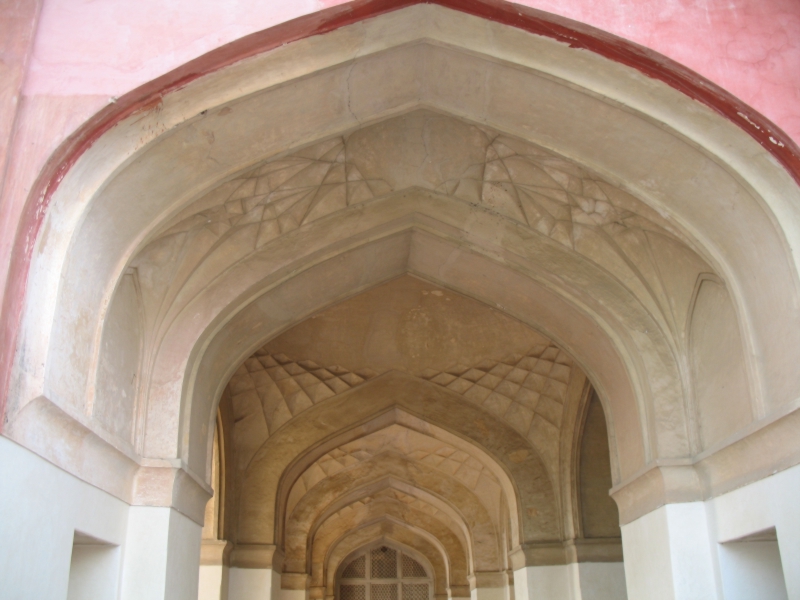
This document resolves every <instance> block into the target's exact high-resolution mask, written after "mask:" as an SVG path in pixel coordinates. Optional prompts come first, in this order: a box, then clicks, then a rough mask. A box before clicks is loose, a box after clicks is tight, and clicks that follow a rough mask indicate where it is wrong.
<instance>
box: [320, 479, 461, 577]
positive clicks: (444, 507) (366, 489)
mask: <svg viewBox="0 0 800 600" xmlns="http://www.w3.org/2000/svg"><path fill="white" fill-rule="evenodd" d="M385 490H396V491H399V492H402V493H403V494H407V495H409V496H414V497H415V498H417V499H418V500H421V501H422V502H424V503H426V504H428V505H430V506H432V507H434V508H436V509H437V510H439V511H441V512H443V513H445V515H447V516H448V517H449V518H450V519H451V520H452V522H453V524H455V525H456V527H458V529H459V531H460V533H461V537H460V538H459V542H460V543H461V544H462V547H463V551H464V556H465V559H466V563H467V565H468V566H470V567H471V565H473V564H474V559H473V550H472V549H473V540H472V533H471V531H470V529H469V527H468V526H467V524H466V522H465V521H464V517H463V515H461V513H460V511H459V510H458V507H456V506H454V505H453V504H452V503H450V502H448V501H447V500H446V499H443V498H441V497H439V496H437V495H435V494H433V493H431V492H429V491H428V490H426V489H423V488H421V487H418V486H416V485H414V484H412V483H410V482H408V481H403V480H402V479H399V478H397V477H395V476H388V477H384V478H382V479H381V480H379V481H375V482H371V483H367V484H365V485H362V486H360V487H359V488H357V489H355V490H353V491H352V492H350V493H348V494H346V495H345V496H342V497H341V498H339V499H337V500H336V501H335V502H333V503H332V504H331V505H330V506H329V507H328V508H326V510H325V511H324V513H323V514H322V515H321V516H320V517H319V518H318V519H317V521H316V522H315V523H314V525H313V526H312V527H311V529H310V530H309V540H311V539H312V538H314V536H315V535H316V532H317V531H318V530H319V529H320V528H321V526H322V525H323V524H324V522H325V521H326V520H327V519H328V518H329V517H330V515H332V514H333V513H335V512H336V510H340V509H341V508H344V507H345V506H349V505H350V504H352V503H354V502H357V501H359V500H360V499H362V498H364V497H366V496H369V495H372V494H378V493H380V492H383V491H385ZM442 523H443V524H444V525H445V526H447V524H446V523H445V522H444V521H442ZM448 529H449V527H448ZM451 531H452V530H451ZM454 534H455V532H454ZM457 537H458V536H457ZM310 546H311V544H309V548H310Z"/></svg>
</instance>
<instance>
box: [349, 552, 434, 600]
mask: <svg viewBox="0 0 800 600" xmlns="http://www.w3.org/2000/svg"><path fill="white" fill-rule="evenodd" d="M423 562H424V559H423V558H422V557H420V556H419V555H418V554H416V553H412V552H410V551H409V550H405V549H401V548H400V547H398V546H396V545H395V544H392V543H390V542H385V541H383V540H381V541H380V542H378V543H376V544H373V545H371V546H369V547H367V548H364V549H362V550H359V551H358V552H356V553H355V554H354V555H351V556H350V557H348V558H347V559H346V560H345V561H344V562H343V563H342V566H341V567H340V568H339V574H338V576H337V583H336V592H337V593H336V598H337V600H433V580H432V577H431V574H430V568H427V569H426V568H425V566H424V565H423Z"/></svg>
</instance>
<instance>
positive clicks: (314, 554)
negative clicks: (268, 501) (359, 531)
mask: <svg viewBox="0 0 800 600" xmlns="http://www.w3.org/2000/svg"><path fill="white" fill-rule="evenodd" d="M401 498H402V496H401ZM372 504H376V505H378V507H377V511H376V510H371V509H370V507H371V505H372ZM360 508H361V510H358V511H355V510H353V512H358V513H359V514H358V515H355V516H357V517H363V518H360V519H352V520H346V521H343V522H342V523H335V522H334V520H333V519H331V520H328V521H326V522H325V523H324V524H323V525H322V527H321V528H320V529H319V531H318V535H316V536H315V537H314V539H313V543H312V544H310V546H309V551H308V560H309V563H310V565H309V566H310V567H311V568H310V569H308V570H307V571H306V572H309V573H311V575H312V578H313V577H314V569H315V568H317V567H319V565H320V564H321V562H322V560H323V559H324V557H325V556H327V555H328V548H329V547H330V546H331V545H332V544H333V543H334V542H335V540H336V539H337V537H340V536H341V535H342V532H344V531H350V530H352V529H354V528H356V527H358V526H359V525H360V524H361V523H364V522H372V521H374V520H375V519H377V518H380V517H383V516H388V517H391V518H394V519H397V520H398V521H401V522H404V523H412V524H414V525H415V526H416V527H418V528H419V529H421V530H424V531H427V532H428V533H429V534H430V535H431V536H433V537H434V538H436V539H437V540H439V542H440V544H441V546H442V547H443V548H444V549H445V551H446V554H447V557H448V563H449V568H450V573H451V577H453V578H457V579H459V578H466V577H467V575H468V573H470V572H471V570H472V569H471V568H470V563H469V556H468V553H467V550H466V548H465V547H464V546H463V544H462V543H461V540H460V539H459V538H458V536H456V535H455V534H453V532H452V531H451V530H450V529H449V528H448V527H447V526H446V525H444V524H443V523H442V522H441V521H439V520H438V519H437V518H436V517H433V516H431V515H430V514H428V513H427V512H423V511H421V510H417V509H415V508H411V507H409V506H408V505H406V504H405V503H404V501H401V500H391V501H390V500H388V499H387V498H385V497H383V498H381V497H379V498H378V499H374V500H373V501H372V502H370V503H369V505H367V506H366V507H360ZM351 510H352V509H351ZM337 514H338V513H337ZM339 525H346V527H339ZM284 565H285V568H291V565H290V563H289V562H288V561H287V562H286V563H284ZM492 566H493V565H492ZM490 569H491V566H490V567H489V568H488V569H485V570H490ZM479 570H484V569H479Z"/></svg>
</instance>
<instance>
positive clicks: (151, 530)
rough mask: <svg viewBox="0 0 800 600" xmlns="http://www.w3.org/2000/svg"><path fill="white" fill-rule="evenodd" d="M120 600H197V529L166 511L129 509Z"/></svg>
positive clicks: (178, 516)
mask: <svg viewBox="0 0 800 600" xmlns="http://www.w3.org/2000/svg"><path fill="white" fill-rule="evenodd" d="M128 520H129V534H128V540H127V546H126V548H125V558H124V561H123V578H122V591H121V595H120V598H121V600H141V599H147V600H162V599H169V600H197V586H198V581H197V574H198V570H199V565H200V533H201V528H200V526H199V525H198V524H197V523H195V522H194V521H192V520H190V519H189V518H187V517H185V516H184V515H182V514H180V513H179V512H177V511H175V510H174V509H172V508H168V507H155V506H132V507H131V508H130V510H129V517H128Z"/></svg>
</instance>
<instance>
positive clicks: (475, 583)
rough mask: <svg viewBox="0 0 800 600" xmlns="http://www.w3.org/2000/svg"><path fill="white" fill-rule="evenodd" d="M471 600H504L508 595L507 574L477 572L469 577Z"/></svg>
mask: <svg viewBox="0 0 800 600" xmlns="http://www.w3.org/2000/svg"><path fill="white" fill-rule="evenodd" d="M469 587H470V597H471V598H472V600H505V597H506V595H507V593H508V591H507V588H508V573H506V572H505V571H502V572H499V573H490V572H478V573H475V574H474V575H470V577H469Z"/></svg>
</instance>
